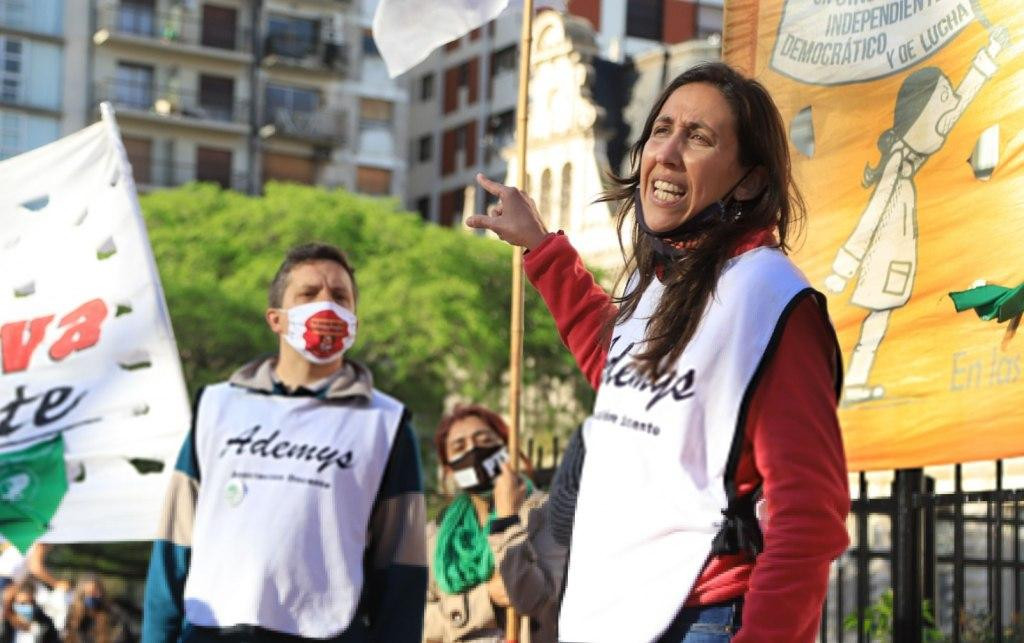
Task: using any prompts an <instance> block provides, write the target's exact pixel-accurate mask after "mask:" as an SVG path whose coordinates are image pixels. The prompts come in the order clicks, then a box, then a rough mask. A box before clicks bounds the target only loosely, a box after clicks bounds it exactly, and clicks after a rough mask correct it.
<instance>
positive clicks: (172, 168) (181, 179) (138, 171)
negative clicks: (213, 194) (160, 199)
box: [131, 159, 249, 192]
mask: <svg viewBox="0 0 1024 643" xmlns="http://www.w3.org/2000/svg"><path fill="white" fill-rule="evenodd" d="M131 165H132V174H133V175H134V177H135V184H136V186H137V187H138V189H139V190H140V191H142V192H148V191H151V190H155V189H160V188H175V187H178V186H181V185H185V184H186V183H192V182H194V181H202V182H208V183H217V184H218V185H220V186H221V187H222V188H224V189H225V190H236V191H238V192H246V191H247V190H248V189H249V175H248V174H246V173H244V172H233V171H232V170H231V168H228V167H223V168H218V167H200V166H199V165H195V164H192V163H172V162H167V161H150V160H147V159H131Z"/></svg>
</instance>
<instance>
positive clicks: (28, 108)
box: [0, 0, 88, 159]
mask: <svg viewBox="0 0 1024 643" xmlns="http://www.w3.org/2000/svg"><path fill="white" fill-rule="evenodd" d="M86 8H87V7H86V6H83V3H76V2H67V3H66V4H65V1H64V0H0V159H4V158H8V157H10V156H14V155H16V154H20V153H22V152H25V151H28V150H30V149H32V148H35V147H39V146H40V145H44V144H46V143H49V142H51V141H54V140H56V139H58V138H60V137H61V136H62V135H64V134H68V133H70V132H73V131H75V130H76V129H79V128H81V127H82V126H83V125H84V124H85V118H84V105H85V101H84V97H83V96H82V95H81V94H80V93H78V92H76V90H77V89H78V85H77V83H75V82H73V81H74V79H76V78H81V75H80V74H81V71H82V70H81V68H80V65H81V62H82V61H83V60H84V56H83V55H82V54H83V53H84V51H85V48H86V38H87V28H86V25H87V23H88V15H87V12H86V10H85V9H86Z"/></svg>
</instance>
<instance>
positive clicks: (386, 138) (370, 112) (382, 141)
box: [359, 98, 395, 156]
mask: <svg viewBox="0 0 1024 643" xmlns="http://www.w3.org/2000/svg"><path fill="white" fill-rule="evenodd" d="M393 109H394V106H393V105H392V104H391V103H389V102H388V101H386V100H375V99H370V98H364V99H362V100H360V101H359V151H361V152H367V153H370V154H376V155H378V156H392V155H393V154H394V153H395V145H394V133H393V132H392V131H391V123H392V119H393V113H392V110H393Z"/></svg>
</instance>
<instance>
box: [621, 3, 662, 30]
mask: <svg viewBox="0 0 1024 643" xmlns="http://www.w3.org/2000/svg"><path fill="white" fill-rule="evenodd" d="M663 12H664V5H663V0H631V1H630V2H627V3H626V35H627V36H633V37H634V38H646V39H647V40H661V32H662V19H663Z"/></svg>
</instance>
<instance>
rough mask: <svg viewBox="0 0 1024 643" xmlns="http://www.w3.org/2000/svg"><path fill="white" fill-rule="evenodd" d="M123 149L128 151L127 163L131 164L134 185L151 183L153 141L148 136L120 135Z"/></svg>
mask: <svg viewBox="0 0 1024 643" xmlns="http://www.w3.org/2000/svg"><path fill="white" fill-rule="evenodd" d="M121 142H122V143H124V151H125V152H127V153H128V163H130V164H131V166H132V174H133V175H134V176H135V183H136V185H150V184H152V183H153V141H152V139H148V138H139V137H135V136H122V137H121Z"/></svg>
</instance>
